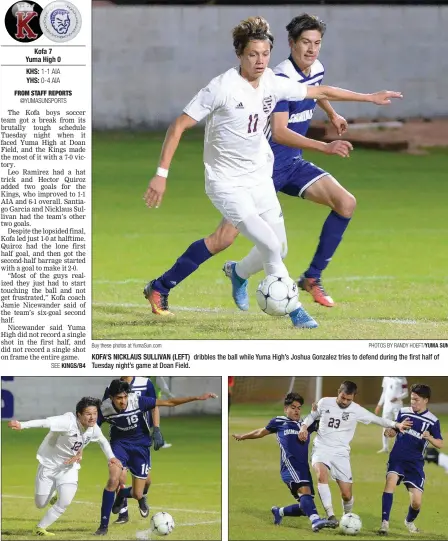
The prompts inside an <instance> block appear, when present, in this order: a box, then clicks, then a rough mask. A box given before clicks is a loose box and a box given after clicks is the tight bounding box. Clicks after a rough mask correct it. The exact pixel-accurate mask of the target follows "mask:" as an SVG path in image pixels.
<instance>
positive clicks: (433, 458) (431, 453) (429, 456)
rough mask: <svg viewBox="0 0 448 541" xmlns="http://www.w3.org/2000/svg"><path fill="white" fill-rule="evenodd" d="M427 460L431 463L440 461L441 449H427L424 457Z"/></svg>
mask: <svg viewBox="0 0 448 541" xmlns="http://www.w3.org/2000/svg"><path fill="white" fill-rule="evenodd" d="M423 458H424V459H425V460H426V462H427V463H428V464H429V463H430V462H434V464H438V463H439V451H438V450H437V449H434V447H429V448H427V449H426V451H425V455H424V457H423Z"/></svg>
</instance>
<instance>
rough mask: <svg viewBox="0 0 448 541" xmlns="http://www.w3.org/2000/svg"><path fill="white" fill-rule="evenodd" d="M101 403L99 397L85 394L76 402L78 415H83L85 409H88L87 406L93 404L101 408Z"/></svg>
mask: <svg viewBox="0 0 448 541" xmlns="http://www.w3.org/2000/svg"><path fill="white" fill-rule="evenodd" d="M100 405H101V400H100V399H99V398H93V397H91V396H84V397H83V398H81V400H80V401H79V402H78V403H77V404H76V415H82V414H83V413H84V410H86V409H87V408H90V407H91V406H95V408H96V409H97V410H99V408H100Z"/></svg>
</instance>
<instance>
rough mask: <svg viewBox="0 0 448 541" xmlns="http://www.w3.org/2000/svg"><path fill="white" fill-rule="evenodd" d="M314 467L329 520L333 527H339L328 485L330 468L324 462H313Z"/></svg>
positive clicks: (320, 495)
mask: <svg viewBox="0 0 448 541" xmlns="http://www.w3.org/2000/svg"><path fill="white" fill-rule="evenodd" d="M313 469H314V471H315V472H316V476H317V491H318V492H319V497H320V500H321V502H322V506H323V508H324V509H325V512H326V513H327V517H328V522H329V523H330V524H329V525H330V527H331V528H337V526H338V525H339V522H338V520H337V518H336V516H335V514H334V510H333V503H332V500H331V492H330V487H329V485H328V480H329V479H328V477H329V476H328V468H327V466H326V465H325V464H323V463H322V462H316V463H315V464H313Z"/></svg>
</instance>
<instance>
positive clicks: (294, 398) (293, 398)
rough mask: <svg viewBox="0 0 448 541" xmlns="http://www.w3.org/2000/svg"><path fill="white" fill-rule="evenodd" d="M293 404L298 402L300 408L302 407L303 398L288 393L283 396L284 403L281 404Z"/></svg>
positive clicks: (296, 394) (297, 394)
mask: <svg viewBox="0 0 448 541" xmlns="http://www.w3.org/2000/svg"><path fill="white" fill-rule="evenodd" d="M293 402H298V403H299V404H300V405H301V406H303V403H304V402H305V400H304V399H303V396H301V395H300V394H299V393H288V394H287V395H286V396H285V401H284V402H283V404H284V405H285V406H290V405H291V404H292V403H293Z"/></svg>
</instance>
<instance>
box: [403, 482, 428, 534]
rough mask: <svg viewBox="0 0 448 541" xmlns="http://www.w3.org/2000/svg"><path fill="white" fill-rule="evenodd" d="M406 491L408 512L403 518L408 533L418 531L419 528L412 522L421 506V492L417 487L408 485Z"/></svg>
mask: <svg viewBox="0 0 448 541" xmlns="http://www.w3.org/2000/svg"><path fill="white" fill-rule="evenodd" d="M408 491H409V498H410V505H409V509H408V514H407V516H406V518H405V519H404V525H405V526H406V528H407V529H408V531H409V532H410V533H420V530H419V529H418V528H417V526H416V525H415V524H414V521H415V519H416V518H417V516H418V514H419V513H420V508H421V506H422V495H423V492H422V491H421V490H418V488H415V487H409V488H408Z"/></svg>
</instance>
